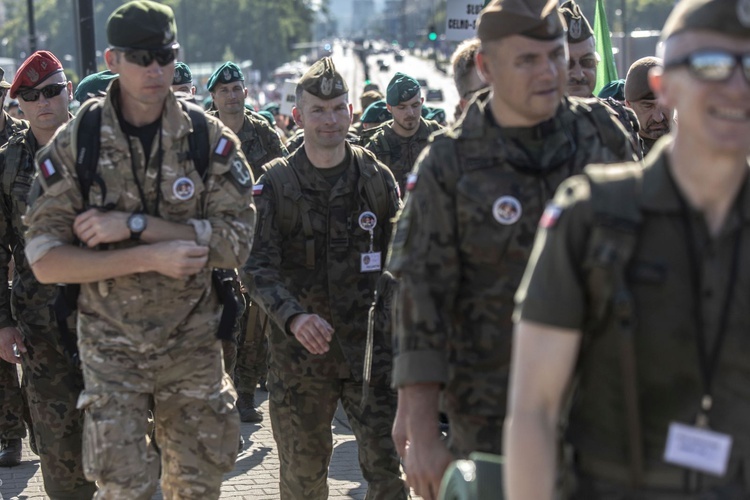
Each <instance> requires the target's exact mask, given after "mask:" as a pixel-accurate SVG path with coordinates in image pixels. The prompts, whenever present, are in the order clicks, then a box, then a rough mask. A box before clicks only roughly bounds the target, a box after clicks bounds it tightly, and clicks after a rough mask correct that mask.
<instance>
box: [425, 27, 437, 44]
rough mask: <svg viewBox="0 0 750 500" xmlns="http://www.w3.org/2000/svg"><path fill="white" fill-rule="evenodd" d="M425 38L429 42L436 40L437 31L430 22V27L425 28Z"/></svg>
mask: <svg viewBox="0 0 750 500" xmlns="http://www.w3.org/2000/svg"><path fill="white" fill-rule="evenodd" d="M427 39H428V40H430V41H431V42H434V41H435V40H437V32H436V31H435V25H434V24H431V25H430V28H429V29H428V30H427Z"/></svg>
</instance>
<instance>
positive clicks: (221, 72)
mask: <svg viewBox="0 0 750 500" xmlns="http://www.w3.org/2000/svg"><path fill="white" fill-rule="evenodd" d="M244 81H245V75H243V74H242V70H241V69H240V67H239V66H237V65H236V64H234V63H233V62H231V61H230V62H225V63H224V64H222V65H221V66H219V67H218V69H217V70H216V71H214V72H213V74H212V75H211V76H210V77H209V79H208V83H207V84H206V88H207V89H208V91H209V92H212V91H213V90H214V87H215V86H216V84H217V83H232V82H244Z"/></svg>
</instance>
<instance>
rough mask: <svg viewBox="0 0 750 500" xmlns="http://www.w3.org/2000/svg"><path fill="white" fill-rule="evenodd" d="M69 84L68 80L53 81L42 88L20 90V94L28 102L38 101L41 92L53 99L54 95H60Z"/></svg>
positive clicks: (45, 96)
mask: <svg viewBox="0 0 750 500" xmlns="http://www.w3.org/2000/svg"><path fill="white" fill-rule="evenodd" d="M67 86H68V82H62V83H51V84H49V85H47V86H46V87H42V88H40V89H28V90H21V91H19V92H18V95H19V96H21V99H23V100H24V101H26V102H34V101H38V100H39V94H41V95H43V96H44V98H45V99H52V98H53V97H55V96H58V95H60V93H61V92H62V91H63V90H64V89H65V88H66V87H67Z"/></svg>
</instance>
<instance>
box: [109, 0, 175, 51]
mask: <svg viewBox="0 0 750 500" xmlns="http://www.w3.org/2000/svg"><path fill="white" fill-rule="evenodd" d="M176 40H177V25H176V24H175V22H174V13H173V12H172V9H170V8H169V7H167V6H166V5H162V4H159V3H156V2H152V1H150V0H135V1H133V2H128V3H126V4H125V5H123V6H121V7H120V8H118V9H117V10H115V11H114V12H113V13H112V15H111V16H109V19H108V20H107V41H108V42H109V44H110V45H111V46H113V47H122V48H128V49H150V50H154V49H166V48H178V47H179V44H178V43H177V41H176Z"/></svg>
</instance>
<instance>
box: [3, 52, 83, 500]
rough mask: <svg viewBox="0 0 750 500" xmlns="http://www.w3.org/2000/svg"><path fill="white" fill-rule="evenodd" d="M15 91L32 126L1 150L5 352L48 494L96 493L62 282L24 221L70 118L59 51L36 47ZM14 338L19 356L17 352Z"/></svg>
mask: <svg viewBox="0 0 750 500" xmlns="http://www.w3.org/2000/svg"><path fill="white" fill-rule="evenodd" d="M10 95H11V96H12V97H14V98H16V97H17V98H18V100H19V103H20V106H21V108H22V109H23V111H24V114H25V116H26V117H27V119H28V120H29V125H30V128H29V129H28V130H23V131H21V132H17V133H16V134H15V135H13V137H11V138H10V141H9V142H8V144H6V145H5V146H3V147H2V148H1V149H0V179H2V182H0V201H1V203H0V205H2V217H0V239H2V245H0V269H3V270H6V269H7V267H8V263H9V262H10V260H11V258H13V260H14V261H15V271H14V276H13V287H12V291H11V292H10V293H8V291H7V289H6V288H5V287H0V306H1V307H0V326H2V328H0V356H2V358H3V359H5V360H6V361H10V362H15V363H20V364H21V366H22V367H23V371H24V376H25V377H26V382H27V385H26V393H27V397H28V401H29V410H30V413H31V417H32V421H33V422H34V424H35V425H34V431H35V439H36V443H37V449H38V450H39V458H40V461H41V467H42V474H43V477H44V488H45V491H46V492H47V495H49V496H50V497H51V498H54V499H63V498H70V499H73V498H91V497H92V495H93V494H94V492H95V491H96V487H95V485H94V483H93V482H89V481H87V480H86V478H85V476H84V472H83V463H82V459H81V440H82V435H83V412H81V411H80V410H77V409H76V402H77V399H78V394H79V393H80V392H81V390H83V376H82V374H81V370H80V368H79V367H77V366H76V365H75V364H74V363H72V362H71V361H70V359H69V356H68V353H67V351H66V350H65V348H64V345H63V343H62V342H61V341H60V338H59V333H58V330H57V325H56V323H55V318H54V315H53V314H52V303H53V302H54V299H55V297H56V295H57V289H58V287H57V286H55V285H54V284H47V285H44V284H41V283H39V281H37V279H36V278H35V277H34V275H33V273H32V271H31V268H30V266H29V263H28V261H27V260H26V257H25V254H24V244H25V240H24V236H23V232H24V230H25V225H24V224H23V223H22V220H21V217H22V216H23V215H24V214H25V213H26V209H27V205H28V193H29V188H30V187H31V184H32V181H33V179H34V175H35V169H34V155H35V154H36V153H37V151H38V150H39V149H41V148H42V147H43V146H44V145H45V144H47V143H49V141H50V140H51V139H52V136H53V135H54V134H55V132H56V131H57V129H58V127H60V126H61V125H63V124H64V123H66V122H67V121H68V120H69V117H70V115H69V113H68V103H69V102H70V100H71V99H72V84H71V83H70V82H68V81H66V78H65V74H64V73H63V67H62V64H60V61H59V60H58V59H57V58H56V57H55V56H54V55H53V54H52V53H50V52H47V51H37V52H34V53H33V54H32V55H31V56H29V58H28V59H26V61H24V63H23V64H22V65H21V66H20V67H19V68H18V71H17V73H16V77H15V79H14V80H13V86H12V87H11V88H10ZM4 273H5V271H3V275H4ZM11 310H12V311H13V312H12V313H11ZM73 335H75V334H73ZM14 344H15V345H16V346H17V350H18V354H20V356H15V355H14V353H13V345H14Z"/></svg>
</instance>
